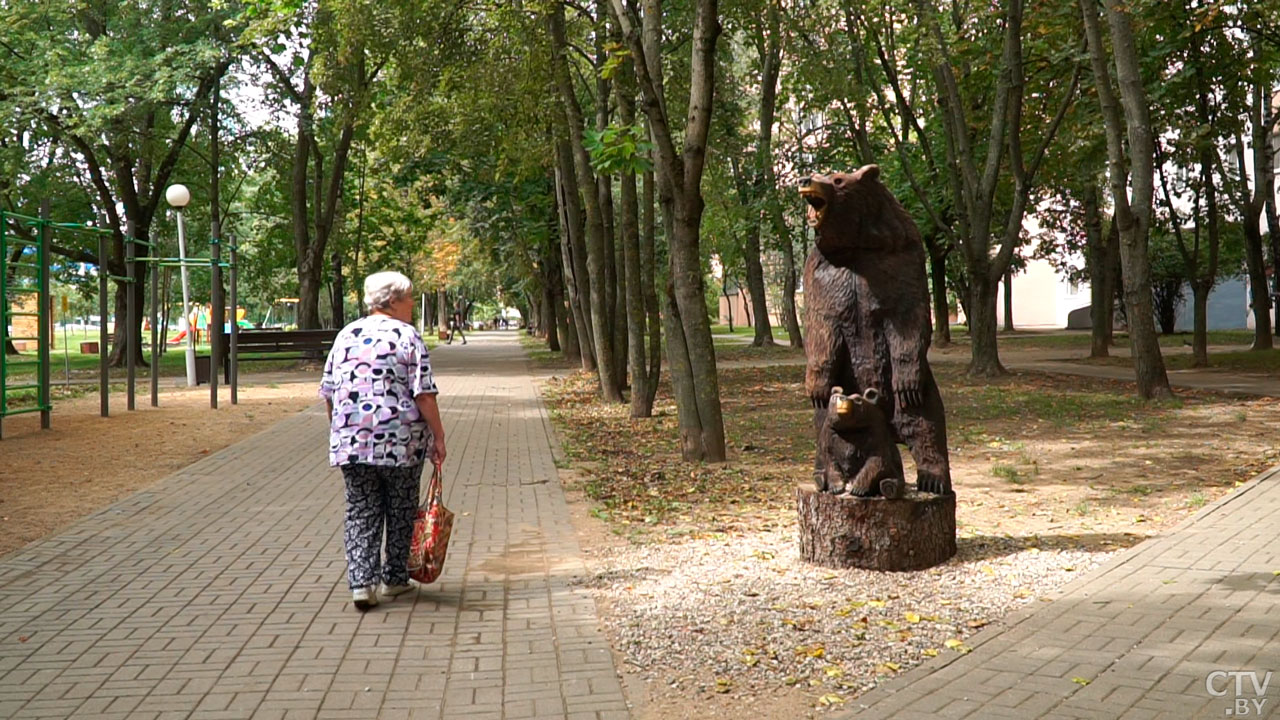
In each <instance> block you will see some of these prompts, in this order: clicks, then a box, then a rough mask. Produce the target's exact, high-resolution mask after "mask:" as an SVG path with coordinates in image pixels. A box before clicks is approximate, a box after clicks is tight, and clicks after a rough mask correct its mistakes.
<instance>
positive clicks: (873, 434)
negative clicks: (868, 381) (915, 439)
mask: <svg viewBox="0 0 1280 720" xmlns="http://www.w3.org/2000/svg"><path fill="white" fill-rule="evenodd" d="M879 401H880V392H879V391H878V390H876V389H875V388H867V389H866V390H863V391H862V394H861V395H857V394H855V395H845V394H844V390H843V389H842V388H840V387H835V388H833V389H832V391H831V399H830V401H829V402H828V403H827V419H826V422H825V423H824V424H823V426H822V433H821V435H819V437H818V443H819V444H820V445H823V446H825V447H826V449H827V457H828V458H829V460H828V462H827V466H826V468H825V469H824V471H823V474H822V475H821V476H820V477H819V478H818V483H817V484H818V489H819V490H822V491H825V492H831V493H836V494H840V493H846V492H847V493H849V494H851V495H857V496H859V497H868V496H872V495H876V494H879V495H883V496H885V497H887V498H889V499H897V498H900V497H902V493H903V491H904V489H905V487H904V485H905V483H904V482H903V474H902V455H900V454H899V453H898V446H897V445H896V444H894V442H893V437H892V435H891V433H890V429H889V421H888V419H887V418H886V417H885V414H884V411H883V410H881V409H880V407H879V406H878V403H879Z"/></svg>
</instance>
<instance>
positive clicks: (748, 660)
mask: <svg viewBox="0 0 1280 720" xmlns="http://www.w3.org/2000/svg"><path fill="white" fill-rule="evenodd" d="M742 664H743V665H746V666H747V667H755V666H756V665H759V664H760V658H758V657H756V656H755V655H748V656H746V657H744V658H742Z"/></svg>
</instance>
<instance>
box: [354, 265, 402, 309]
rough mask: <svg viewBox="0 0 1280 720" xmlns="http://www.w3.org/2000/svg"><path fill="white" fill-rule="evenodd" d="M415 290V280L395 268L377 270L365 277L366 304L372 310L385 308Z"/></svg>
mask: <svg viewBox="0 0 1280 720" xmlns="http://www.w3.org/2000/svg"><path fill="white" fill-rule="evenodd" d="M412 292H413V282H411V281H410V280H409V278H407V277H405V276H404V275H403V274H402V273H398V272H396V271H394V270H388V271H385V272H376V273H374V274H372V275H370V276H369V277H367V278H365V279H364V304H365V305H367V306H368V307H369V309H370V310H384V309H386V308H388V307H390V306H391V303H393V302H396V301H397V300H401V299H403V298H406V297H408V296H409V295H410V293H412Z"/></svg>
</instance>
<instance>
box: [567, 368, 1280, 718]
mask: <svg viewBox="0 0 1280 720" xmlns="http://www.w3.org/2000/svg"><path fill="white" fill-rule="evenodd" d="M934 370H935V373H937V374H938V376H939V384H940V385H941V386H942V387H943V394H944V400H945V402H946V406H947V410H948V432H949V445H950V447H951V463H952V477H953V482H954V486H955V488H956V492H957V496H958V500H957V525H958V536H959V537H958V544H959V545H960V549H961V551H960V556H959V557H958V558H957V559H956V560H954V561H952V562H951V563H948V567H947V568H943V571H944V572H949V571H950V570H949V569H948V568H951V566H956V565H959V566H965V565H972V566H973V567H972V568H970V569H971V570H974V571H976V572H978V573H985V575H978V577H979V578H984V577H989V578H990V579H991V580H992V581H1001V580H1003V579H1004V577H1005V576H1006V575H1008V574H1016V573H1017V572H1020V571H1022V570H1025V569H1026V568H1027V567H1028V566H1031V565H1034V564H1035V563H1043V562H1044V561H1045V558H1053V557H1059V558H1062V561H1061V562H1060V563H1058V565H1059V567H1056V568H1055V569H1053V570H1052V572H1053V573H1056V579H1050V580H1046V581H1045V582H1043V583H1041V584H1040V585H1038V586H1037V587H1038V588H1039V589H1038V590H1037V592H1036V593H1034V594H1033V595H1031V596H1029V597H1027V598H1025V601H1026V602H1034V601H1037V600H1041V599H1045V597H1044V595H1042V594H1041V591H1045V592H1046V593H1047V592H1049V591H1050V590H1051V588H1052V587H1060V586H1061V585H1062V584H1065V583H1066V582H1068V581H1070V580H1071V579H1073V578H1074V577H1076V576H1078V575H1079V574H1080V573H1081V572H1084V571H1087V570H1088V569H1089V568H1090V567H1091V566H1093V565H1094V564H1096V563H1097V562H1100V561H1101V560H1102V559H1105V557H1107V556H1108V555H1110V554H1111V553H1113V552H1115V551H1118V550H1122V549H1124V548H1127V547H1131V546H1133V545H1136V544H1137V543H1139V542H1141V541H1142V540H1144V539H1146V538H1147V537H1151V536H1153V535H1156V534H1159V533H1162V532H1165V531H1167V530H1169V529H1171V528H1173V527H1174V526H1175V525H1177V524H1178V523H1180V522H1182V521H1183V520H1185V519H1187V518H1188V517H1190V516H1191V515H1193V514H1195V513H1196V512H1198V511H1199V510H1200V509H1201V508H1203V507H1205V506H1206V505H1208V504H1211V503H1213V502H1214V501H1216V500H1218V499H1219V498H1221V497H1223V496H1224V495H1226V494H1228V493H1230V492H1232V491H1233V490H1234V489H1235V488H1236V487H1238V486H1239V485H1240V484H1242V483H1243V482H1245V481H1247V480H1248V479H1250V478H1252V477H1254V476H1255V475H1257V474H1258V473H1259V472H1261V471H1263V470H1265V469H1266V468H1268V467H1270V466H1273V465H1276V464H1278V463H1280V404H1277V403H1276V402H1275V400H1274V399H1270V398H1264V399H1244V398H1237V397H1228V396H1224V395H1220V394H1215V393H1209V392H1193V391H1179V392H1178V393H1177V395H1178V400H1177V402H1175V403H1169V404H1145V403H1142V402H1140V401H1138V400H1137V399H1136V397H1135V392H1134V389H1133V387H1132V384H1131V383H1126V382H1120V381H1112V380H1104V379H1091V378H1084V377H1073V376H1065V375H1048V374H1041V373H1013V374H1011V375H1009V376H1007V377H1005V378H1002V379H999V380H995V381H974V380H970V379H967V378H965V377H964V376H963V374H962V372H961V370H962V368H961V367H960V366H959V365H953V364H938V365H935V366H934ZM802 379H803V367H800V366H790V367H786V366H773V367H737V368H733V369H731V370H722V372H721V383H722V385H721V387H722V402H723V405H724V409H725V421H726V433H727V436H728V439H729V444H730V446H731V449H730V457H729V461H728V462H727V463H724V464H723V465H720V466H707V465H696V464H686V463H683V462H681V461H680V460H679V459H678V455H676V454H675V453H676V451H677V448H675V446H674V444H673V442H672V441H671V438H672V437H674V436H675V434H676V432H675V418H674V414H675V409H674V405H673V404H670V402H669V400H664V398H663V397H662V396H660V398H659V403H658V406H657V407H656V408H655V409H656V411H657V416H658V417H656V418H655V419H653V420H647V421H633V420H631V419H629V418H628V417H627V408H626V407H624V406H615V407H609V406H604V405H601V404H598V403H596V402H595V401H594V394H595V391H594V385H592V384H591V383H589V382H586V383H583V384H581V385H580V384H579V378H577V377H574V376H570V377H564V378H562V379H560V380H558V381H557V380H554V379H553V380H551V381H550V383H549V386H548V392H547V395H548V398H549V400H550V403H551V406H552V416H553V418H554V419H555V422H556V426H557V431H558V433H560V439H561V441H562V442H563V443H564V444H565V445H566V452H567V455H568V456H567V458H566V461H565V462H564V463H562V467H566V466H567V467H566V470H567V472H566V473H565V474H566V475H567V477H566V484H567V485H568V489H569V491H570V498H571V501H572V503H573V504H574V505H575V506H577V507H578V509H579V512H578V514H577V519H578V521H579V522H578V527H579V529H580V532H583V533H585V538H586V539H585V540H584V542H583V547H584V548H585V549H586V551H587V555H588V558H587V559H588V565H589V567H591V568H592V569H593V570H594V571H595V572H596V573H597V575H596V578H595V580H594V581H593V583H592V587H593V589H594V590H595V593H596V597H597V601H598V603H599V605H600V609H601V614H602V617H603V619H604V622H605V624H606V626H607V628H608V634H609V636H610V639H611V643H612V644H613V646H614V649H615V652H618V653H619V654H618V655H617V656H616V657H618V658H619V659H620V661H619V668H620V670H621V671H622V674H623V680H624V684H625V687H626V688H627V691H628V696H629V698H630V699H631V700H632V702H633V703H635V705H636V709H635V711H634V716H635V717H637V718H643V719H645V720H649V719H650V718H652V719H654V720H659V719H661V720H668V719H672V720H675V719H679V720H712V719H714V718H719V717H732V716H735V713H738V712H741V709H742V707H744V704H743V703H747V704H748V705H749V706H750V707H751V709H752V710H751V715H752V717H758V718H762V720H783V719H784V718H786V719H790V718H798V717H819V716H822V715H824V714H826V713H828V712H830V710H831V709H832V707H828V706H824V705H823V704H822V703H819V702H818V700H820V699H821V698H823V697H828V695H827V693H831V692H838V693H841V694H842V695H843V701H847V700H849V699H851V698H852V697H856V695H857V694H858V692H860V689H859V688H847V689H845V688H835V687H833V686H832V685H831V683H830V682H829V681H828V679H826V678H824V677H822V675H821V674H818V675H817V676H816V677H813V678H812V679H809V680H808V682H810V683H812V686H805V682H804V681H805V680H806V678H801V680H802V682H801V683H799V684H795V685H788V684H787V683H782V682H777V681H776V678H770V677H766V676H764V673H762V668H763V665H764V663H761V664H759V665H756V666H755V667H750V668H749V667H747V666H746V665H743V666H742V667H740V668H737V669H732V670H727V671H724V672H723V674H721V675H713V674H711V673H710V671H701V670H699V671H693V672H692V673H690V672H689V669H688V668H686V667H684V665H685V663H682V662H681V661H680V660H679V659H676V660H673V661H672V662H670V663H669V664H663V665H660V666H657V667H654V666H650V667H648V668H647V669H646V670H645V671H643V672H642V671H638V670H636V669H635V668H633V667H632V666H630V665H628V664H626V663H625V662H623V661H621V658H623V655H622V653H621V652H620V648H626V647H627V642H628V640H627V637H628V633H632V628H634V627H637V626H644V627H646V628H650V627H657V628H659V629H660V628H661V626H662V625H663V624H664V623H667V622H668V620H667V619H665V618H663V617H661V614H660V613H658V614H654V615H653V616H637V615H636V614H634V612H633V611H631V612H621V613H620V612H619V609H618V608H616V607H612V606H611V598H617V597H620V596H625V595H626V593H628V592H630V591H632V589H633V586H634V587H636V588H638V587H640V585H641V582H642V581H643V579H644V578H642V577H636V576H635V575H637V574H635V573H632V574H623V575H621V576H617V577H615V574H614V573H616V572H617V571H616V570H615V569H613V568H612V567H610V565H609V556H610V555H612V554H614V551H613V550H612V549H613V548H618V547H620V546H623V547H627V546H630V547H636V546H645V545H650V546H653V547H655V548H663V549H660V550H659V549H655V550H652V551H649V555H648V556H652V557H659V556H663V555H678V556H679V557H686V556H687V557H699V556H700V555H701V554H705V553H704V551H701V550H699V549H698V548H697V547H694V546H704V547H705V548H706V550H705V552H706V553H709V552H715V550H714V548H716V547H717V543H718V542H722V541H723V539H724V538H726V537H727V538H729V539H731V540H733V541H734V542H735V543H738V544H741V545H744V546H755V545H761V546H765V547H776V545H775V546H766V545H763V543H765V542H768V541H774V540H776V538H778V537H783V538H791V537H794V525H795V506H794V499H793V497H794V496H793V494H792V492H791V491H790V489H789V488H790V487H791V486H793V485H794V483H795V482H796V481H797V479H798V478H799V479H805V478H807V476H808V474H809V471H810V467H811V465H810V463H811V462H812V460H811V458H812V452H813V442H812V431H811V429H809V428H810V426H809V411H808V410H807V409H805V407H804V403H803V402H802V401H801V400H797V399H798V398H803V388H802ZM904 460H905V461H906V463H907V465H908V468H907V474H908V477H911V476H912V474H913V472H912V469H911V468H910V460H909V455H908V454H906V453H904ZM784 544H785V541H784ZM673 546H689V547H688V549H686V550H683V551H675V550H670V549H669V548H672V547H673ZM622 552H624V553H626V552H628V551H626V550H625V549H624V550H623V551H622ZM631 552H632V554H634V555H635V556H636V557H639V558H644V557H647V555H646V553H645V552H641V551H631ZM975 557H981V558H983V559H981V560H977V561H974V559H973V558H975ZM1081 558H1087V559H1085V560H1081ZM656 564H657V563H656V561H655V562H654V565H655V566H656ZM952 569H955V568H952ZM776 570H777V573H779V575H778V577H779V578H781V579H780V580H778V581H777V584H786V583H789V582H800V581H801V580H803V578H801V577H799V571H798V570H797V569H795V568H790V567H778V568H776ZM650 571H651V573H657V572H670V571H669V570H667V569H660V570H653V568H650ZM708 582H714V581H713V580H709V581H708ZM980 586H981V582H979V583H977V584H976V585H975V587H980ZM1019 592H1021V589H1019ZM812 599H813V606H812V607H811V608H806V607H795V606H793V607H789V608H788V612H789V613H790V618H791V619H793V620H794V621H795V622H796V623H797V624H801V623H804V622H808V621H810V620H812V621H813V622H814V624H815V625H817V623H818V619H817V618H818V616H820V615H823V614H825V615H830V613H831V607H833V605H832V604H831V603H833V602H838V601H840V598H838V597H836V596H832V597H826V596H825V595H820V594H815V595H814V597H813V598H812ZM756 600H757V598H739V599H737V600H736V601H735V602H736V603H737V607H735V611H740V610H741V609H742V608H743V607H745V606H749V605H752V604H753V603H755V602H756ZM767 610H768V608H767V607H765V608H761V612H760V613H759V614H760V615H761V617H762V618H763V617H764V616H765V615H767V612H766V611H767ZM1002 612H1003V611H1002V610H999V611H997V610H995V609H993V610H991V611H990V612H986V611H984V613H978V614H977V615H975V617H974V618H973V619H971V620H969V621H968V622H969V628H972V629H967V630H966V629H965V628H964V626H963V625H962V626H961V627H960V629H959V632H958V633H957V637H960V638H961V639H963V637H965V635H966V633H967V634H971V633H972V632H975V631H976V628H978V627H981V626H983V625H985V624H987V623H990V622H996V621H998V620H999V617H1000V616H1001V614H1002ZM619 615H620V616H621V617H620V618H619V617H611V616H619ZM624 621H625V622H624ZM712 625H713V624H712ZM702 627H703V628H704V630H703V632H705V633H706V634H705V635H699V636H698V637H699V639H700V642H702V643H704V644H705V646H706V648H707V656H708V658H709V657H710V649H711V648H713V647H715V646H716V644H717V643H716V639H718V638H720V636H724V637H725V638H728V639H730V640H732V634H731V632H730V631H729V630H722V629H720V628H717V627H714V626H710V627H708V626H707V625H704V626H702ZM654 634H660V633H654ZM723 644H727V642H725V643H723ZM779 652H780V653H783V654H789V653H790V649H789V648H783V649H782V650H779ZM682 655H683V654H682V653H678V652H677V653H675V654H674V657H676V658H680V657H682ZM828 658H829V659H830V661H831V662H832V663H838V662H840V660H839V659H838V658H836V657H834V656H833V655H828ZM740 664H741V663H740ZM704 665H705V666H707V667H709V666H710V665H711V662H710V660H708V661H707V662H706V663H705V664H704ZM907 667H909V665H908V663H907V662H905V661H904V662H902V670H903V671H905V670H906V669H907ZM895 671H896V669H895ZM686 675H689V677H686ZM841 679H853V678H852V673H851V672H849V673H846V675H845V676H844V678H841ZM718 681H731V682H732V687H733V688H734V690H733V692H732V693H724V694H721V692H720V691H721V690H724V689H725V687H727V686H721V687H720V688H719V689H717V685H716V683H717V682H718ZM708 688H711V689H710V690H709V689H708ZM846 707H847V706H846Z"/></svg>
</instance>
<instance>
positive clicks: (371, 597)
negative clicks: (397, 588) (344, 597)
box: [351, 585, 378, 612]
mask: <svg viewBox="0 0 1280 720" xmlns="http://www.w3.org/2000/svg"><path fill="white" fill-rule="evenodd" d="M351 602H352V603H353V604H355V606H356V609H357V610H359V611H361V612H364V611H365V610H368V609H369V608H371V607H373V606H375V605H377V604H378V593H377V592H375V591H374V587H373V586H372V585H370V586H368V587H362V588H356V589H355V590H352V591H351Z"/></svg>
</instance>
